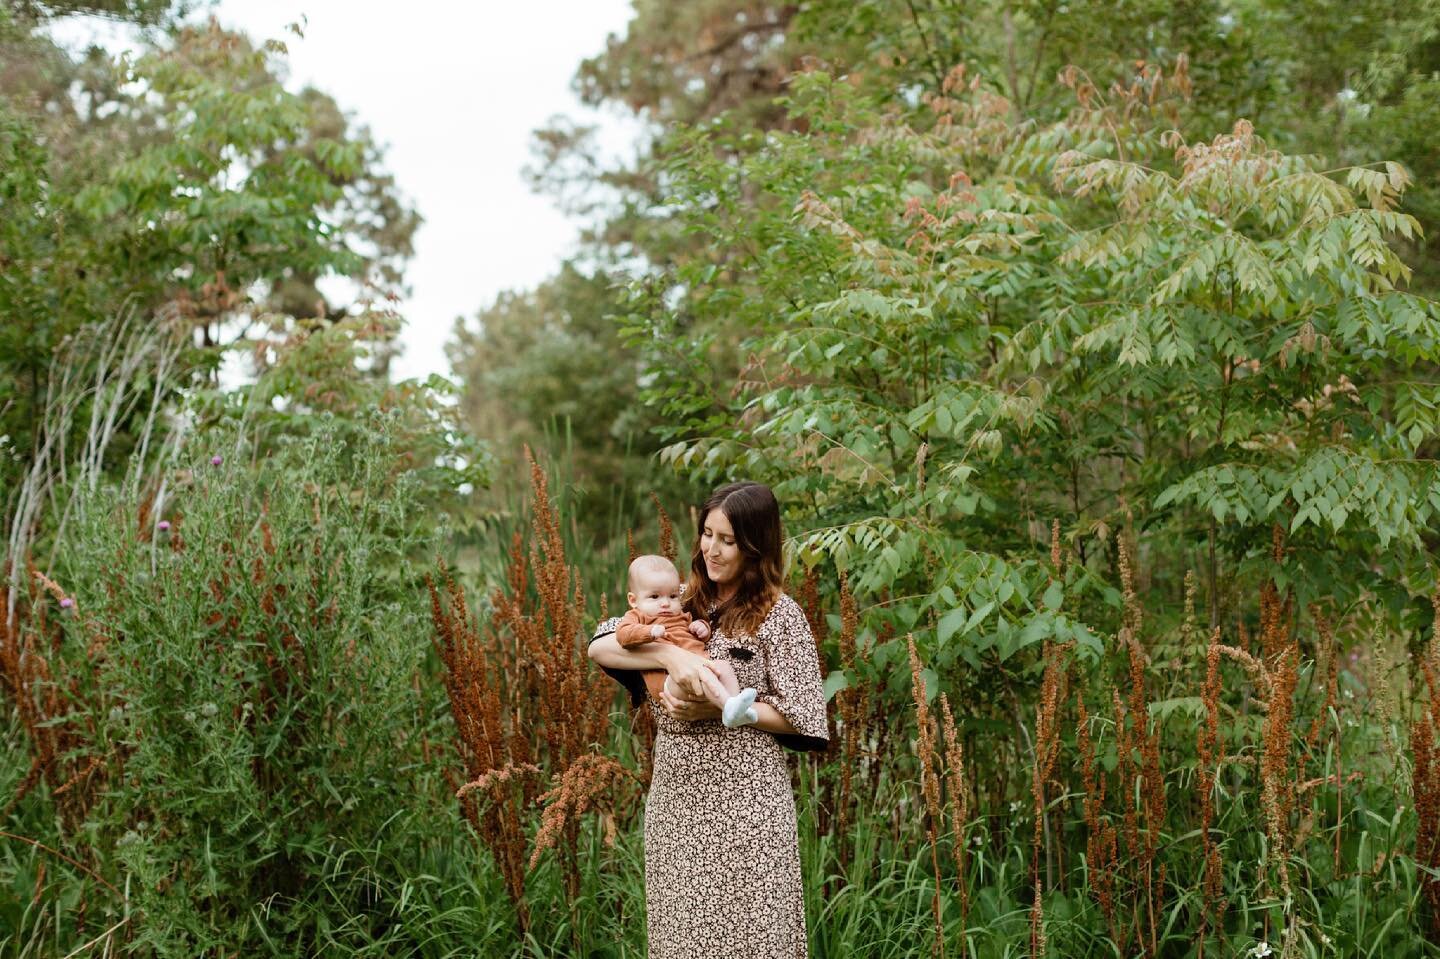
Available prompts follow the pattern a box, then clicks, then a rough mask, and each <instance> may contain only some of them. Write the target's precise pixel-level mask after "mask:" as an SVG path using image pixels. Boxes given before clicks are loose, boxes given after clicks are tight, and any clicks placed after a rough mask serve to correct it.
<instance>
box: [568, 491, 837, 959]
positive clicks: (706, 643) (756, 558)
mask: <svg viewBox="0 0 1440 959" xmlns="http://www.w3.org/2000/svg"><path fill="white" fill-rule="evenodd" d="M697 526H698V528H697V530H696V541H695V546H694V549H693V552H692V554H691V558H690V570H689V582H688V588H687V589H686V590H685V592H684V594H683V595H684V599H683V613H684V614H686V615H687V616H688V620H682V621H680V623H681V624H680V625H679V626H678V627H676V631H675V633H674V635H675V636H677V637H678V640H679V641H668V640H667V639H666V638H665V635H664V634H665V629H664V628H663V625H666V624H668V625H670V626H674V624H675V620H673V619H670V618H661V619H658V620H657V621H658V622H660V623H661V624H662V628H659V629H656V628H655V627H654V621H652V620H649V619H645V618H644V617H642V618H641V623H642V625H641V627H640V628H642V629H644V630H653V634H652V638H649V641H646V639H647V637H646V636H645V635H642V634H641V633H639V632H636V631H635V630H633V629H632V630H628V631H627V633H626V635H627V637H628V638H627V641H626V643H625V644H624V645H622V644H621V642H620V641H619V639H617V633H616V630H617V626H618V625H620V623H621V620H620V619H619V618H616V619H611V620H608V621H607V622H605V623H602V624H601V625H600V628H599V629H598V630H597V631H596V634H595V637H594V639H592V640H591V642H590V658H591V659H593V660H595V661H596V662H597V663H599V664H600V665H601V667H603V668H604V669H605V671H606V672H607V673H609V674H610V675H611V676H613V677H614V678H615V679H616V680H618V681H619V682H620V683H622V684H623V685H624V686H625V688H626V689H627V690H628V691H629V692H630V696H631V700H632V703H633V704H634V705H637V706H638V705H641V704H645V703H648V705H647V706H646V708H649V709H651V710H653V711H654V715H655V722H656V730H657V732H656V737H655V755H654V766H653V774H652V777H651V783H650V792H649V795H648V796H647V797H646V801H645V906H646V916H647V921H648V927H649V940H650V957H651V959H692V957H696V956H712V955H713V956H736V957H740V956H743V957H745V959H752V957H756V959H795V957H802V959H803V957H804V956H805V955H806V954H807V951H806V933H805V902H804V892H803V889H802V887H801V876H800V851H799V842H798V836H797V832H796V821H795V797H794V793H793V791H792V789H791V785H790V773H789V769H788V768H787V766H786V763H785V755H784V752H783V749H784V748H790V749H795V750H811V749H823V748H824V747H825V745H826V742H827V738H828V734H827V730H826V721H825V696H824V692H823V687H822V683H821V678H820V664H819V660H818V658H817V655H816V649H815V641H814V638H813V637H812V636H811V633H810V627H809V624H808V623H807V622H806V619H805V614H804V612H803V611H802V610H801V609H800V606H799V604H797V603H796V602H795V601H794V600H793V599H791V598H790V597H789V596H787V595H786V594H785V592H784V567H783V558H782V550H781V547H782V542H783V536H782V533H781V527H780V507H779V504H778V503H776V501H775V496H774V494H773V493H772V492H771V491H770V488H769V487H767V486H765V485H763V484H760V483H732V484H730V485H728V486H722V487H721V488H720V489H717V490H716V491H715V492H714V493H713V494H711V496H710V497H709V499H707V500H706V501H705V503H704V505H703V506H702V507H701V509H700V513H699V522H698V524H697ZM650 572H651V573H652V574H653V576H652V578H651V579H649V580H643V581H638V582H640V585H641V586H642V588H643V589H644V590H647V591H646V592H642V593H641V594H638V595H637V594H636V591H635V590H636V583H637V580H636V578H635V573H634V571H632V583H631V587H632V588H631V605H632V607H635V606H636V604H637V599H644V598H646V597H647V596H650V593H652V592H653V593H654V599H655V603H654V604H653V605H654V608H657V609H662V608H663V610H664V612H665V613H666V614H667V615H668V613H669V610H668V607H665V606H664V604H663V603H661V602H659V599H658V597H659V596H661V595H663V594H664V590H665V587H664V585H663V584H661V583H660V576H661V574H662V573H663V572H664V571H663V570H659V569H652V570H651V571H650ZM652 584H653V589H652V588H651V586H652ZM647 608H648V607H647ZM633 612H634V610H633V609H632V613H633ZM657 615H659V614H657ZM627 620H629V621H630V624H633V622H634V617H633V616H631V615H628V614H627ZM686 622H688V623H690V624H691V625H689V626H687V625H685V623H686ZM702 622H703V623H704V624H706V626H708V628H705V627H700V626H698V625H695V624H696V623H702ZM627 625H629V624H627ZM691 637H693V638H691ZM701 648H703V652H701V651H700V649H701ZM659 670H663V671H664V673H665V674H666V677H664V678H661V679H660V680H659V681H658V682H657V681H656V679H655V673H656V671H659ZM647 671H648V672H650V673H651V679H650V682H649V684H648V685H647V681H646V673H647ZM717 683H718V685H717ZM720 686H723V688H724V692H723V695H722V691H721V689H720V688H719V687H720ZM652 690H653V692H652ZM737 691H738V694H740V695H743V700H744V705H743V706H742V707H740V708H738V709H736V708H735V703H734V700H735V697H736V696H737ZM752 696H753V699H752V698H751V697H752ZM727 701H729V702H731V706H732V708H731V709H730V710H729V711H728V713H727V715H726V717H725V721H724V722H722V721H721V713H722V709H723V708H724V706H723V705H722V704H723V703H725V702H727ZM731 714H733V715H731ZM736 717H739V718H738V719H737V718H736Z"/></svg>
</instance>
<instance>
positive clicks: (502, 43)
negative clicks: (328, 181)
mask: <svg viewBox="0 0 1440 959" xmlns="http://www.w3.org/2000/svg"><path fill="white" fill-rule="evenodd" d="M215 12H216V15H217V16H218V17H219V19H220V21H221V23H223V24H225V25H226V26H231V27H238V28H239V29H241V30H243V31H245V32H246V33H247V34H249V35H250V36H251V38H252V39H254V40H255V41H257V42H258V41H261V40H265V39H270V38H278V39H281V40H283V41H284V42H285V43H286V45H287V46H288V47H289V50H290V56H289V58H288V60H289V64H290V82H289V83H288V84H287V85H288V86H289V87H291V88H292V89H299V88H300V87H302V86H304V85H307V84H309V85H313V86H315V87H318V88H319V89H321V90H324V91H325V92H327V93H329V94H330V95H332V96H333V97H334V98H335V100H336V102H338V103H339V104H340V107H341V109H343V110H345V111H346V112H347V113H350V114H351V115H353V117H354V119H355V120H356V121H357V122H359V123H363V124H368V125H369V127H370V129H371V130H372V131H373V133H374V135H375V139H376V141H377V142H379V143H382V144H388V146H389V149H388V152H387V154H386V166H387V168H388V169H389V170H390V171H391V172H392V173H394V174H395V178H396V181H397V183H398V185H399V187H400V189H401V191H402V192H403V193H404V194H405V195H406V196H407V197H408V198H409V199H410V200H411V201H412V202H413V204H414V205H415V206H416V208H417V209H418V210H419V212H420V215H421V216H422V217H424V219H425V222H424V223H423V224H422V225H421V227H420V230H419V232H418V234H417V235H416V238H415V256H414V258H413V259H412V260H411V262H410V267H409V270H408V273H407V277H406V279H407V282H408V284H409V286H410V287H411V290H412V295H411V296H410V297H409V299H408V300H406V301H405V302H403V303H402V304H400V306H399V310H400V312H401V314H402V315H403V316H404V317H405V318H406V321H407V323H406V327H405V330H404V332H403V333H402V334H401V341H402V343H403V344H404V353H403V354H402V355H401V356H400V357H399V358H398V359H397V361H396V362H395V364H394V365H393V366H392V375H393V376H394V377H395V378H397V379H401V378H406V377H424V376H426V375H428V374H430V373H442V374H448V372H449V364H448V362H447V360H446V358H445V353H444V344H445V341H446V339H447V338H448V337H449V335H450V330H451V328H452V327H453V324H454V320H455V318H456V317H457V316H465V317H467V318H468V317H472V316H473V315H474V314H475V312H476V311H477V310H478V309H480V308H481V307H483V306H487V305H489V303H490V302H491V301H492V300H494V298H495V296H496V294H498V293H499V292H501V291H502V290H506V289H513V288H524V287H531V286H534V285H535V284H537V283H538V282H539V281H541V280H543V279H544V278H545V277H546V276H548V275H549V274H551V273H552V272H554V271H555V269H556V268H557V267H558V266H559V264H560V262H561V261H562V260H563V259H564V258H565V257H566V255H567V254H569V253H572V252H574V250H575V243H576V239H577V236H578V232H579V228H580V224H578V223H575V222H572V221H569V220H567V219H566V218H565V217H564V216H563V215H561V214H560V212H559V211H557V210H556V209H555V208H554V206H553V204H552V203H551V201H550V199H549V198H548V197H544V196H538V195H536V194H534V193H532V192H530V190H529V187H528V185H527V184H526V183H525V181H524V179H523V178H522V177H521V174H520V171H521V168H522V167H523V166H524V165H525V164H526V163H527V162H529V161H530V159H531V154H530V133H531V131H532V130H534V129H535V128H537V127H540V126H542V125H544V123H545V121H546V120H547V119H548V118H550V117H551V116H553V115H555V114H568V115H570V116H572V117H575V118H577V119H578V120H580V121H582V122H585V123H599V124H600V125H601V130H602V137H601V144H602V146H604V148H605V149H606V150H607V151H609V152H611V153H620V154H628V153H629V152H630V144H632V143H633V142H634V140H635V138H636V137H637V136H638V135H639V126H638V124H636V123H635V122H634V121H632V120H630V119H629V118H628V117H625V116H622V115H620V114H618V113H609V112H606V113H599V114H597V113H596V112H594V111H590V110H586V109H585V108H584V107H583V106H582V105H581V104H580V102H579V101H578V100H577V99H576V97H575V95H574V94H573V93H572V92H571V89H570V81H571V78H572V77H573V76H574V73H575V69H576V67H578V66H579V64H580V61H581V60H582V59H584V58H585V57H588V56H593V55H594V54H596V53H599V52H600V51H601V50H603V49H604V47H605V39H606V37H607V35H609V34H611V33H617V34H618V33H623V32H624V29H625V25H626V23H627V22H628V21H629V19H630V15H631V12H632V11H631V5H630V2H629V0H525V2H523V3H513V2H500V0H480V2H470V3H453V2H451V3H445V2H440V0H412V2H409V3H405V4H394V3H380V2H377V0H348V2H346V0H221V2H220V3H219V4H218V6H217V7H216V8H215ZM301 14H303V15H304V16H305V18H306V23H305V26H304V34H305V35H304V37H303V38H300V37H296V36H295V35H294V34H293V33H290V32H288V31H286V29H285V26H286V24H289V23H293V22H296V21H298V20H299V19H300V16H301ZM201 15H203V11H202V12H201ZM57 33H58V35H60V36H62V37H64V38H65V39H66V40H67V41H77V42H84V41H86V40H88V39H90V38H91V37H103V38H104V39H103V40H102V42H106V44H107V45H109V46H111V48H112V49H114V46H113V44H114V42H115V41H114V37H113V34H112V33H109V32H106V31H105V27H104V25H103V24H96V23H94V22H93V21H91V22H79V23H77V22H74V21H71V22H67V23H65V24H63V25H62V29H61V30H60V31H57ZM327 289H328V288H327ZM327 295H330V294H329V293H327Z"/></svg>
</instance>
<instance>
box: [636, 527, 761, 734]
mask: <svg viewBox="0 0 1440 959" xmlns="http://www.w3.org/2000/svg"><path fill="white" fill-rule="evenodd" d="M625 599H626V602H628V603H629V604H630V610H629V612H627V613H626V614H625V616H624V618H623V619H621V620H620V625H619V626H617V627H616V628H615V640H616V642H618V643H619V644H620V645H621V646H623V647H625V648H626V649H629V648H631V647H633V646H639V645H641V644H643V643H651V642H660V643H673V644H674V645H676V646H679V647H680V648H681V649H688V650H690V652H692V653H699V654H700V655H702V656H704V655H705V643H704V640H705V639H706V638H707V637H709V635H710V627H709V626H707V625H706V624H705V622H704V621H703V620H699V619H697V620H695V621H694V622H691V621H690V614H689V613H686V612H683V611H682V610H681V608H680V574H679V573H678V572H677V571H676V569H675V564H674V563H672V562H670V561H669V560H668V559H666V558H665V557H663V556H637V557H636V558H635V561H634V562H633V563H631V564H630V592H629V593H628V594H627V595H626V597H625ZM714 666H715V672H713V673H712V672H711V671H710V670H709V669H704V670H701V676H703V677H704V685H705V698H706V699H707V700H709V701H710V702H711V703H713V704H715V705H716V706H718V707H719V708H720V721H721V722H723V723H724V724H725V725H726V726H731V727H734V726H744V725H746V724H748V723H753V722H755V721H756V720H758V719H759V718H760V717H759V715H758V714H757V713H756V712H755V708H754V706H753V703H754V702H755V690H754V689H750V688H746V689H741V688H740V684H739V683H738V682H736V680H735V670H734V669H732V668H731V667H730V664H729V663H726V662H720V661H717V662H715V663H714ZM717 673H718V675H717ZM641 675H642V676H644V677H645V686H646V688H647V689H649V690H650V695H651V696H652V697H654V698H656V699H658V698H659V697H660V690H662V689H664V690H666V691H668V692H669V693H670V695H671V696H674V697H676V698H677V699H679V698H682V697H681V696H680V691H679V690H678V689H677V688H676V687H675V685H674V684H673V683H672V682H671V681H670V675H669V673H667V672H665V670H663V669H647V670H645V671H644V672H642V673H641Z"/></svg>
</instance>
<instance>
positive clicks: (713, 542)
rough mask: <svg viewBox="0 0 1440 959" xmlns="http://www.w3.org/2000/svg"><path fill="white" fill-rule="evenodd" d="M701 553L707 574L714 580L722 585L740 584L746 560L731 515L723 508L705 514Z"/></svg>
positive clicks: (701, 536) (701, 531)
mask: <svg viewBox="0 0 1440 959" xmlns="http://www.w3.org/2000/svg"><path fill="white" fill-rule="evenodd" d="M700 555H701V557H702V558H704V560H705V575H707V576H709V577H710V579H711V581H712V582H714V583H717V584H719V585H721V586H724V585H726V584H728V583H737V584H738V582H739V576H740V570H741V569H742V568H743V567H744V565H745V560H744V558H743V557H742V556H741V555H740V547H739V546H738V545H736V543H735V531H734V530H733V529H731V527H730V517H728V516H726V515H725V513H724V512H723V511H721V510H718V509H712V510H711V511H710V512H709V513H707V514H706V516H705V525H704V527H703V528H702V529H701V530H700Z"/></svg>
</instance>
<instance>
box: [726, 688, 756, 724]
mask: <svg viewBox="0 0 1440 959" xmlns="http://www.w3.org/2000/svg"><path fill="white" fill-rule="evenodd" d="M754 702H755V690H753V689H751V688H749V687H746V688H745V689H742V690H740V692H738V693H736V694H735V695H734V696H731V697H730V698H729V699H727V700H725V706H724V708H723V709H721V710H720V721H721V722H722V723H724V724H725V725H726V726H729V727H730V728H732V729H733V728H734V727H736V726H745V725H747V724H749V723H753V722H758V721H759V719H760V714H759V713H757V712H756V711H755V710H754V708H752V707H753V703H754Z"/></svg>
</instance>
